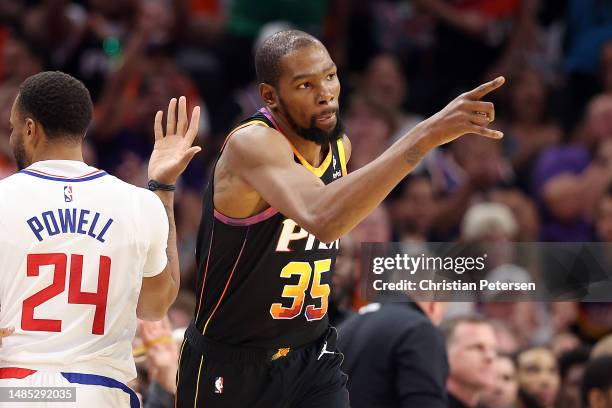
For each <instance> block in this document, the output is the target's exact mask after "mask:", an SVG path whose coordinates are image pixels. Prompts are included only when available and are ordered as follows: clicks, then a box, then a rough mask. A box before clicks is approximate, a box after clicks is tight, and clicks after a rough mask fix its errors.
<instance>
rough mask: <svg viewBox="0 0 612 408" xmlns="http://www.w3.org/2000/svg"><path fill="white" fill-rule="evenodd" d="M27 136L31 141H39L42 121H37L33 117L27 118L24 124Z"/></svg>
mask: <svg viewBox="0 0 612 408" xmlns="http://www.w3.org/2000/svg"><path fill="white" fill-rule="evenodd" d="M24 132H25V135H24V136H25V137H26V138H27V139H28V140H29V141H30V142H34V143H37V142H38V139H39V138H40V137H41V127H40V123H37V122H36V121H35V120H34V119H32V118H26V120H25V126H24Z"/></svg>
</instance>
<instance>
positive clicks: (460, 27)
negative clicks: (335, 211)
mask: <svg viewBox="0 0 612 408" xmlns="http://www.w3.org/2000/svg"><path fill="white" fill-rule="evenodd" d="M414 3H415V4H417V5H418V6H420V7H422V8H423V9H425V10H427V11H429V12H430V13H431V14H432V15H434V16H435V17H436V18H437V19H438V26H437V28H438V30H437V33H436V34H437V36H436V37H437V42H436V47H435V51H436V52H435V55H434V58H435V62H434V64H435V66H434V72H435V74H436V75H435V78H436V79H437V82H438V83H437V86H436V90H437V91H438V94H439V95H440V98H439V99H440V100H446V99H448V97H449V96H450V95H449V93H448V92H450V93H451V94H452V92H453V91H454V90H457V88H459V89H461V88H463V89H465V88H467V87H469V86H471V85H472V84H473V82H474V81H477V80H478V79H481V78H483V77H487V78H488V77H493V76H495V75H501V74H507V73H508V72H509V71H510V69H511V67H513V66H514V65H516V64H517V63H520V62H521V61H522V58H523V56H524V51H525V49H526V48H528V47H531V46H533V45H534V44H533V43H532V42H531V41H530V38H532V37H533V34H534V29H535V24H534V23H535V21H534V15H535V11H536V9H535V2H534V1H533V0H504V1H489V0H415V1H414ZM466 55H469V56H470V58H465V56H466ZM449 67H452V69H449Z"/></svg>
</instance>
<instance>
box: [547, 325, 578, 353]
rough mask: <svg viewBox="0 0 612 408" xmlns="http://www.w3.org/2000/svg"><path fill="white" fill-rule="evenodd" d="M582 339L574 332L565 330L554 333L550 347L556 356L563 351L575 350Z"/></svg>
mask: <svg viewBox="0 0 612 408" xmlns="http://www.w3.org/2000/svg"><path fill="white" fill-rule="evenodd" d="M581 344H582V341H581V340H580V338H579V337H578V336H576V335H575V334H574V333H570V332H567V331H564V332H560V333H555V334H553V336H552V339H551V340H550V349H551V350H552V352H553V354H554V355H555V356H557V357H560V356H562V355H563V354H565V353H568V352H570V351H573V350H576V349H577V348H579V347H580V345H581Z"/></svg>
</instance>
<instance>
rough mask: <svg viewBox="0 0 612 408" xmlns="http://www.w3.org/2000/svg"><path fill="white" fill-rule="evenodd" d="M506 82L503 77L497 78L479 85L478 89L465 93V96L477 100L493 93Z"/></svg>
mask: <svg viewBox="0 0 612 408" xmlns="http://www.w3.org/2000/svg"><path fill="white" fill-rule="evenodd" d="M505 82H506V78H504V77H503V76H500V77H497V78H495V79H494V80H492V81H490V82H487V83H485V84H482V85H480V86H479V87H478V88H475V89H473V90H471V91H469V92H467V93H465V96H466V97H467V98H468V99H472V100H479V99H480V98H482V97H484V96H485V95H487V94H488V93H490V92H493V91H494V90H496V89H497V88H499V87H500V86H502V85H503V84H504V83H505Z"/></svg>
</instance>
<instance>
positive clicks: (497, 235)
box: [461, 203, 518, 262]
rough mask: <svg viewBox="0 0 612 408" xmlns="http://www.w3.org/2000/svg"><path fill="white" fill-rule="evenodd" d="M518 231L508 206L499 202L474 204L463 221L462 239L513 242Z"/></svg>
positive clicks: (468, 240) (467, 240)
mask: <svg viewBox="0 0 612 408" xmlns="http://www.w3.org/2000/svg"><path fill="white" fill-rule="evenodd" d="M517 232H518V225H517V224H516V220H515V219H514V215H512V212H511V211H510V209H509V208H508V207H507V206H505V205H504V204H498V203H480V204H475V205H473V206H472V207H470V208H469V209H468V210H467V212H466V213H465V216H464V217H463V222H462V223H461V239H462V240H463V241H465V242H512V241H514V238H515V236H516V234H517ZM501 261H506V262H509V261H511V259H508V260H501Z"/></svg>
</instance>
